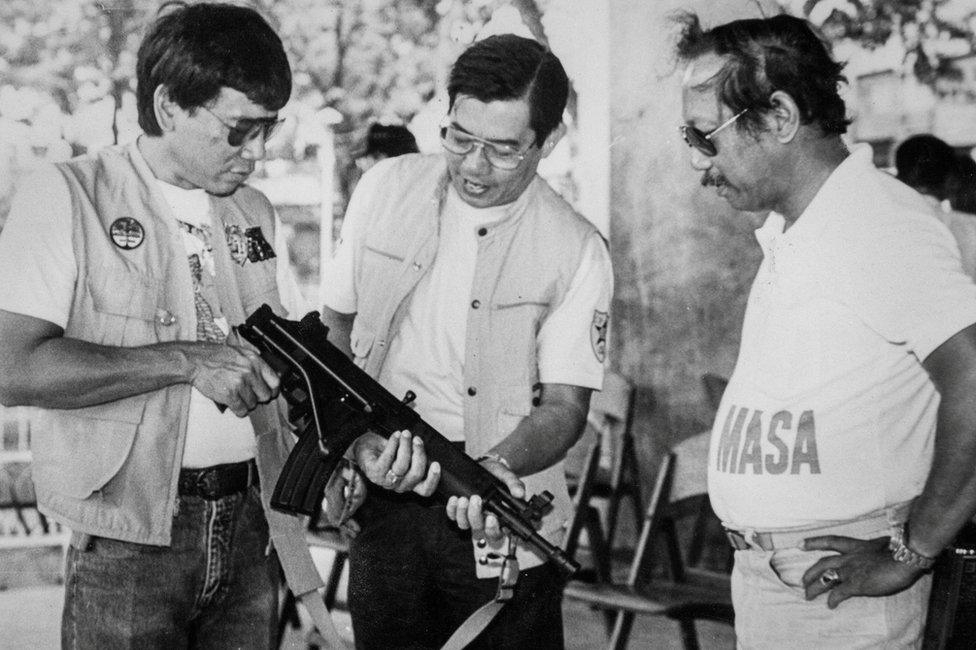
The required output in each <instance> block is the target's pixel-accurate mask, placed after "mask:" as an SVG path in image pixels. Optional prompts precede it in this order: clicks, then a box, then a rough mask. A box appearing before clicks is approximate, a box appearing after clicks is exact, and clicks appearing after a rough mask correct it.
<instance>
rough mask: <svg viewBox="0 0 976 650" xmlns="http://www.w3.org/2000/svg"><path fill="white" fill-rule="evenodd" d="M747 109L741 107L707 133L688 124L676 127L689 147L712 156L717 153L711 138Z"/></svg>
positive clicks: (732, 122)
mask: <svg viewBox="0 0 976 650" xmlns="http://www.w3.org/2000/svg"><path fill="white" fill-rule="evenodd" d="M748 110H749V109H748V108H743V109H742V110H741V111H739V112H738V113H736V114H735V115H733V116H732V117H730V118H729V119H727V120H725V121H724V122H722V123H721V124H719V125H718V126H717V127H715V128H714V129H712V130H711V131H709V132H707V133H706V132H704V131H702V130H701V129H698V128H695V127H693V126H691V125H689V124H682V125H681V126H679V127H678V130H679V131H681V137H683V138H684V139H685V142H686V143H687V144H688V146H689V147H694V148H695V149H697V150H698V151H700V152H702V153H703V154H705V155H706V156H708V157H709V158H711V157H712V156H714V155H716V154H717V153H718V150H717V149H716V148H715V143H714V142H712V138H714V137H715V134H717V133H718V132H719V131H721V130H722V129H724V128H726V127H728V126H731V125H732V124H734V123H735V121H736V120H737V119H739V118H740V117H742V115H743V114H745V112H746V111H748Z"/></svg>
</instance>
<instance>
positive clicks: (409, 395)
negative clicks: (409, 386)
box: [401, 390, 417, 406]
mask: <svg viewBox="0 0 976 650" xmlns="http://www.w3.org/2000/svg"><path fill="white" fill-rule="evenodd" d="M415 399H417V393H415V392H413V391H412V390H408V391H407V392H406V393H405V394H404V396H403V399H402V400H401V403H402V404H403V405H404V406H410V404H412V403H413V401H414V400H415Z"/></svg>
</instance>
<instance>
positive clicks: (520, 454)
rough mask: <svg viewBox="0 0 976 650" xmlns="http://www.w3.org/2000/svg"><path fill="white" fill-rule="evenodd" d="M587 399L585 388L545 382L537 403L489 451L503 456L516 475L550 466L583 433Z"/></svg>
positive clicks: (525, 474)
mask: <svg viewBox="0 0 976 650" xmlns="http://www.w3.org/2000/svg"><path fill="white" fill-rule="evenodd" d="M589 399H590V389H588V388H581V387H579V386H568V385H564V384H546V385H544V386H543V389H542V397H541V401H540V403H539V405H538V406H536V407H535V408H533V409H532V412H531V413H530V414H529V415H528V416H527V417H525V418H523V420H522V421H521V422H520V423H519V425H518V426H517V427H515V429H514V430H513V431H512V432H511V433H510V434H509V435H508V436H506V437H505V438H504V439H503V440H502V441H501V442H499V443H498V444H497V445H495V446H494V447H492V448H491V449H490V450H489V453H491V454H497V455H499V456H501V457H502V458H504V459H505V461H506V462H507V463H508V464H509V465H510V467H511V470H512V471H513V472H515V474H517V475H518V476H528V475H530V474H535V473H536V472H540V471H542V470H544V469H546V468H548V467H552V466H553V465H555V464H556V463H557V462H559V461H560V460H562V459H563V458H564V457H565V456H566V452H567V451H569V449H570V448H571V447H572V446H573V445H574V444H575V443H576V441H577V440H578V439H579V437H580V435H581V434H582V433H583V429H584V427H585V426H586V411H587V408H588V406H589Z"/></svg>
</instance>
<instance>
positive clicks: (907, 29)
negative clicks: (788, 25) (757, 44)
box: [781, 0, 976, 87]
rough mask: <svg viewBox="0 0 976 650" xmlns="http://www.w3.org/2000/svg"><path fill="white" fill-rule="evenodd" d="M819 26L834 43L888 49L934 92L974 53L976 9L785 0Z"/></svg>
mask: <svg viewBox="0 0 976 650" xmlns="http://www.w3.org/2000/svg"><path fill="white" fill-rule="evenodd" d="M781 4H783V6H784V8H785V9H786V10H787V11H790V12H791V13H793V14H795V15H803V16H805V17H807V18H809V19H810V20H811V21H812V22H814V23H815V24H817V25H818V26H820V28H821V29H822V31H823V33H824V35H825V36H826V37H827V39H828V40H830V41H832V42H838V41H853V42H856V43H858V44H860V45H861V46H863V47H864V48H867V49H869V50H872V49H876V48H880V47H889V48H891V49H892V50H894V51H896V52H897V53H898V56H899V57H900V61H899V62H898V63H899V64H900V65H901V66H902V68H903V69H904V70H905V71H906V72H909V73H911V74H914V75H915V76H916V77H917V78H918V79H919V81H921V82H923V83H926V84H928V85H930V86H933V87H938V86H939V84H940V82H942V81H946V80H950V81H951V80H957V79H959V78H960V77H961V72H960V70H959V69H958V67H957V66H956V65H955V61H956V60H958V58H959V57H962V56H966V55H970V54H972V53H973V48H974V44H976V39H974V28H976V4H974V3H973V2H972V1H971V0H781Z"/></svg>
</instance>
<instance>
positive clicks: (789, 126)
mask: <svg viewBox="0 0 976 650" xmlns="http://www.w3.org/2000/svg"><path fill="white" fill-rule="evenodd" d="M769 103H770V104H772V105H773V110H772V111H771V112H770V113H769V126H770V130H771V131H772V133H773V135H774V136H776V139H777V140H778V141H779V142H782V143H787V142H790V141H792V140H793V138H795V137H796V133H797V131H799V130H800V107H799V106H797V105H796V102H795V101H794V100H793V97H791V96H790V95H789V94H787V93H784V92H783V91H782V90H777V91H775V92H774V93H773V94H772V95H770V97H769Z"/></svg>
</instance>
